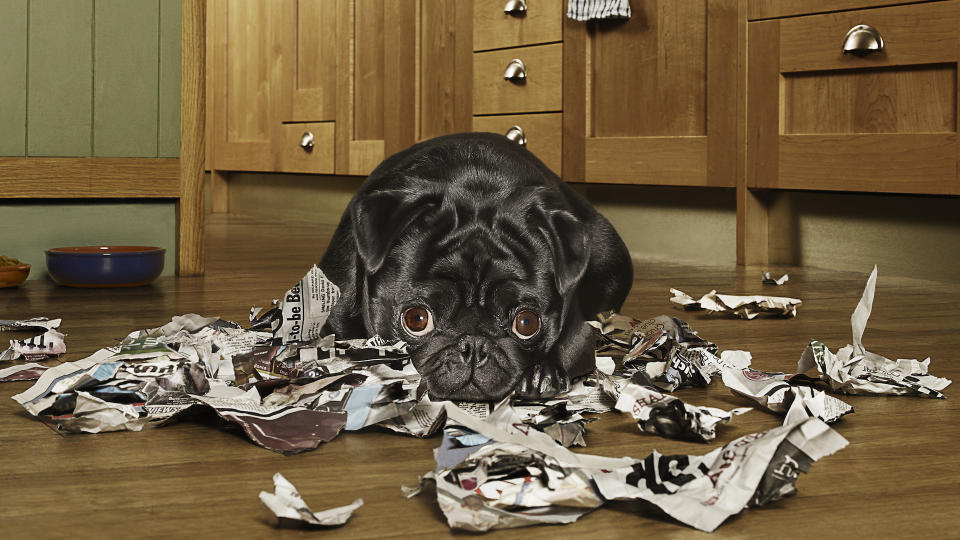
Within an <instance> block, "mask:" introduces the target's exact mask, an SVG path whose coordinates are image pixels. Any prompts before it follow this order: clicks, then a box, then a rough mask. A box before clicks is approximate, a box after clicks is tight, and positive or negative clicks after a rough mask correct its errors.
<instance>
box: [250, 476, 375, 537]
mask: <svg viewBox="0 0 960 540" xmlns="http://www.w3.org/2000/svg"><path fill="white" fill-rule="evenodd" d="M260 501H261V502H262V503H263V504H264V506H266V507H267V508H269V509H270V511H271V512H273V513H274V515H276V516H277V520H278V526H280V527H324V528H326V527H339V526H341V525H343V524H344V523H346V522H347V520H349V519H350V518H351V517H353V513H354V512H355V511H356V510H357V509H358V508H360V507H361V506H363V499H357V500H355V501H353V502H352V503H350V504H348V505H346V506H340V507H337V508H331V509H329V510H323V511H320V512H314V511H313V510H310V507H309V506H307V503H306V502H305V501H304V500H303V498H302V497H301V496H300V493H299V492H297V488H295V487H293V484H291V483H290V482H289V481H288V480H287V479H286V478H284V477H283V475H282V474H280V473H277V474H275V475H273V493H269V492H266V491H261V492H260Z"/></svg>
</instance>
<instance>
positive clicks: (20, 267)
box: [0, 264, 30, 288]
mask: <svg viewBox="0 0 960 540" xmlns="http://www.w3.org/2000/svg"><path fill="white" fill-rule="evenodd" d="M29 275H30V265H29V264H14V265H11V266H0V288H3V287H16V286H17V285H20V284H21V283H23V282H24V281H25V280H26V279H27V276H29Z"/></svg>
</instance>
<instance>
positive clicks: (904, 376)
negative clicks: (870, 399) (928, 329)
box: [797, 266, 952, 398]
mask: <svg viewBox="0 0 960 540" xmlns="http://www.w3.org/2000/svg"><path fill="white" fill-rule="evenodd" d="M876 286H877V267H876V266H874V267H873V272H871V273H870V277H869V278H868V279H867V285H866V287H865V288H864V290H863V296H861V297H860V302H859V303H858V304H857V307H856V309H854V311H853V314H852V315H851V316H850V325H851V327H852V328H853V344H852V345H847V346H846V347H843V348H842V349H840V350H839V351H837V354H833V353H832V352H830V349H828V348H827V346H826V345H824V344H823V343H821V342H819V341H816V340H811V342H810V344H809V345H807V348H806V349H804V351H803V354H802V355H801V356H800V360H799V361H798V362H797V372H798V373H806V372H807V371H809V370H811V369H813V368H814V367H816V369H817V371H818V372H819V374H820V378H821V379H822V380H824V381H826V382H827V384H829V385H830V388H832V389H833V390H835V391H837V392H843V393H845V394H888V395H920V396H925V397H931V398H944V397H945V396H944V395H943V393H941V390H943V389H944V388H946V387H947V386H948V385H950V383H951V382H952V381H950V379H945V378H942V377H935V376H933V375H930V373H929V367H930V358H927V359H925V360H922V361H918V360H915V359H909V360H904V359H897V360H896V361H893V360H890V359H889V358H886V357H884V356H881V355H879V354H876V353H873V352H870V351H868V350H867V349H866V348H865V347H864V345H863V332H864V330H865V329H866V327H867V320H868V319H869V318H870V313H871V311H872V310H873V297H874V293H875V291H876Z"/></svg>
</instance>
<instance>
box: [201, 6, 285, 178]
mask: <svg viewBox="0 0 960 540" xmlns="http://www.w3.org/2000/svg"><path fill="white" fill-rule="evenodd" d="M209 6H210V8H211V10H210V14H209V16H210V17H212V19H213V35H212V36H211V38H212V39H213V40H214V46H213V61H212V62H211V65H212V68H213V81H212V89H213V91H214V92H215V93H214V95H213V97H212V102H213V108H214V112H213V123H214V125H213V127H212V136H213V145H214V151H213V167H214V168H215V169H225V170H250V171H272V170H274V169H275V163H274V159H273V155H272V152H271V144H272V140H273V139H274V138H275V137H276V133H277V131H278V130H279V127H280V123H279V122H277V121H276V116H275V114H274V111H273V107H274V104H275V102H276V101H277V100H276V99H275V96H274V95H273V93H274V92H275V91H276V88H277V87H276V84H275V82H274V81H275V79H276V77H277V73H276V69H275V66H276V62H275V61H276V58H275V51H276V49H277V47H276V46H275V45H276V44H277V42H278V39H277V38H278V35H279V29H278V25H279V22H280V21H279V19H280V17H279V13H278V9H277V8H278V6H280V4H279V3H274V2H261V1H260V0H230V1H227V0H212V1H211V3H210V4H209Z"/></svg>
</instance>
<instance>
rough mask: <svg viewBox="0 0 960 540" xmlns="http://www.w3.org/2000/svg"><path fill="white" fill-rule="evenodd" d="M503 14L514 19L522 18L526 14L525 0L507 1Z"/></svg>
mask: <svg viewBox="0 0 960 540" xmlns="http://www.w3.org/2000/svg"><path fill="white" fill-rule="evenodd" d="M503 12H504V13H506V14H508V15H513V16H514V17H523V16H524V15H526V14H527V0H507V3H506V5H504V6H503Z"/></svg>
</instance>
